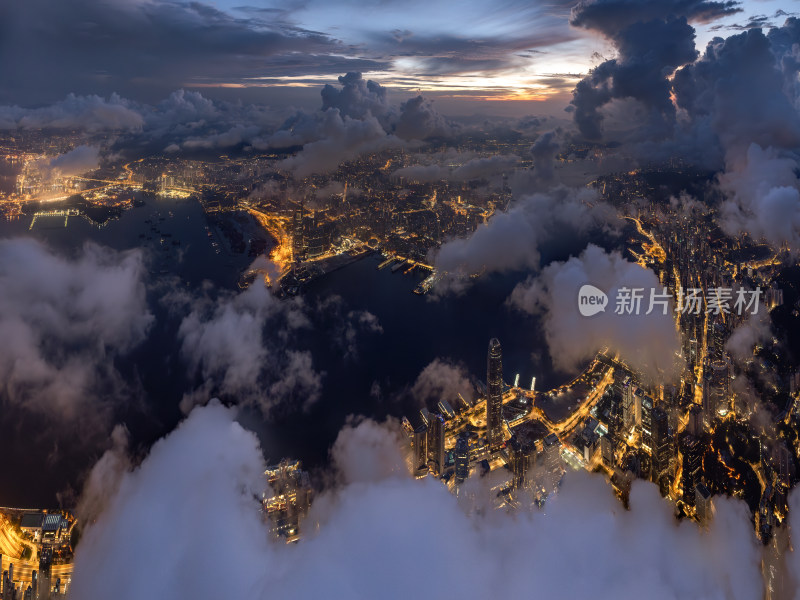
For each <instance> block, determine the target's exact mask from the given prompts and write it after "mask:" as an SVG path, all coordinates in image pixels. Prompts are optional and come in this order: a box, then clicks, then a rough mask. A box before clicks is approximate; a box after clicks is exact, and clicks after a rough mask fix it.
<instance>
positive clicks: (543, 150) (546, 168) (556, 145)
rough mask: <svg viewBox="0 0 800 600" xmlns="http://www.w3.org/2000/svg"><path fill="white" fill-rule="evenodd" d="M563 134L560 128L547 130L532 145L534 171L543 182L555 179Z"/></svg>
mask: <svg viewBox="0 0 800 600" xmlns="http://www.w3.org/2000/svg"><path fill="white" fill-rule="evenodd" d="M561 135H562V132H561V130H560V129H555V130H552V131H546V132H544V133H543V134H542V135H540V136H539V137H538V138H536V141H535V142H534V143H533V146H531V155H532V156H533V168H534V173H535V176H536V178H537V179H538V180H539V181H541V182H544V183H550V182H552V181H553V180H554V179H555V158H556V154H557V153H558V151H559V150H560V149H561V140H560V138H561Z"/></svg>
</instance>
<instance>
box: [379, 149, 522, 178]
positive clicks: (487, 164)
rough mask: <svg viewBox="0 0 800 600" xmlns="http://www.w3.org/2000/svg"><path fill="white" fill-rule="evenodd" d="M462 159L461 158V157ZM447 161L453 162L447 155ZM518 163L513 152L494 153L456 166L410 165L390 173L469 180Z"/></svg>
mask: <svg viewBox="0 0 800 600" xmlns="http://www.w3.org/2000/svg"><path fill="white" fill-rule="evenodd" d="M462 160H463V159H462ZM448 162H451V163H452V162H453V158H452V157H448ZM518 163H519V156H516V155H514V154H495V155H492V156H484V157H476V158H470V159H469V160H467V161H465V162H464V163H463V164H461V165H458V166H457V167H453V168H449V167H445V166H440V165H437V164H433V165H411V166H410V167H403V168H401V169H397V170H396V171H394V172H393V173H392V175H394V176H395V177H405V178H406V179H409V180H411V181H418V182H421V183H424V182H433V181H440V180H443V179H444V180H449V181H469V180H471V179H483V178H486V177H491V176H493V175H501V174H503V173H506V172H511V171H513V170H514V169H515V167H516V166H517V164H518Z"/></svg>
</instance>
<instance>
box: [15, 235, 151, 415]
mask: <svg viewBox="0 0 800 600" xmlns="http://www.w3.org/2000/svg"><path fill="white" fill-rule="evenodd" d="M144 277H145V266H144V260H143V255H142V253H141V252H140V251H138V250H134V251H127V252H116V251H114V250H110V249H108V248H101V247H99V246H97V245H95V244H92V243H87V244H86V245H85V246H84V247H83V249H82V250H81V251H80V252H79V253H78V254H77V256H75V257H73V258H64V257H62V256H60V255H58V254H56V253H54V252H53V251H52V250H50V249H49V248H48V247H46V246H44V245H43V244H41V243H40V242H37V241H34V240H32V239H22V238H20V239H5V240H0V289H2V290H3V291H2V294H0V338H2V339H3V344H2V349H0V381H2V382H3V383H2V386H3V387H2V391H3V396H4V397H5V398H6V399H7V401H8V402H10V403H11V405H13V406H21V407H24V408H25V409H27V410H31V411H37V412H41V413H44V414H51V415H52V416H57V417H60V418H63V419H67V420H68V421H69V420H75V419H78V418H94V417H95V416H97V415H98V414H102V413H103V411H104V409H105V408H107V407H108V405H109V402H111V401H112V400H113V399H115V398H117V399H121V398H125V397H126V396H127V393H126V389H127V387H126V385H125V384H124V383H123V381H122V380H121V377H120V375H119V373H118V372H117V371H116V368H115V366H114V358H115V357H116V356H118V355H122V354H125V353H127V352H128V351H130V350H131V349H132V348H134V347H135V346H136V345H138V344H139V343H140V342H142V341H143V340H144V338H145V337H146V335H147V333H148V330H149V328H150V326H151V324H152V322H153V316H152V315H151V314H150V312H149V310H148V308H147V302H146V298H145V285H144Z"/></svg>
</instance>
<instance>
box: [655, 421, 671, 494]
mask: <svg viewBox="0 0 800 600" xmlns="http://www.w3.org/2000/svg"><path fill="white" fill-rule="evenodd" d="M652 421H653V449H652V465H653V468H652V472H651V475H652V479H653V481H654V482H656V483H657V484H658V487H659V490H660V491H661V495H662V496H666V495H667V493H668V492H669V473H670V460H671V458H672V433H671V431H670V428H669V417H668V415H667V412H666V411H665V410H664V408H663V407H662V406H656V407H655V408H653V418H652Z"/></svg>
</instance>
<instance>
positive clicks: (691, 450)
mask: <svg viewBox="0 0 800 600" xmlns="http://www.w3.org/2000/svg"><path fill="white" fill-rule="evenodd" d="M681 454H683V473H682V476H681V483H682V487H683V501H684V502H685V503H686V504H688V505H689V506H694V505H695V497H694V492H695V486H696V485H697V484H698V483H699V482H700V480H701V478H702V475H703V448H702V446H701V444H700V441H699V440H698V439H697V438H696V437H694V436H693V435H691V434H684V436H683V438H682V440H681Z"/></svg>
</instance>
